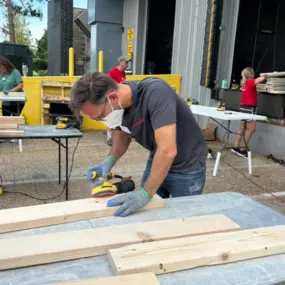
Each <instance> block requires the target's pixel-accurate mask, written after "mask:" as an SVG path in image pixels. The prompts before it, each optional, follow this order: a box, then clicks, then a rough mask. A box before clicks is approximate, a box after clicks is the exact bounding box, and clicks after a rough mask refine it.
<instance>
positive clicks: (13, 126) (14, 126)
mask: <svg viewBox="0 0 285 285" xmlns="http://www.w3.org/2000/svg"><path fill="white" fill-rule="evenodd" d="M3 129H5V130H7V129H8V130H17V129H18V125H17V124H0V130H3Z"/></svg>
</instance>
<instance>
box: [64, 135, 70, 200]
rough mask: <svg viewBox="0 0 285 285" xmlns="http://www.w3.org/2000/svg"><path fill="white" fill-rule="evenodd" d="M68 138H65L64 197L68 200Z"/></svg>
mask: <svg viewBox="0 0 285 285" xmlns="http://www.w3.org/2000/svg"><path fill="white" fill-rule="evenodd" d="M68 179H69V177H68V138H66V139H65V199H66V200H68Z"/></svg>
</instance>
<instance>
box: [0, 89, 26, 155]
mask: <svg viewBox="0 0 285 285" xmlns="http://www.w3.org/2000/svg"><path fill="white" fill-rule="evenodd" d="M0 101H2V102H17V114H16V115H17V116H20V103H25V102H26V101H27V98H26V94H25V92H9V93H8V95H5V94H4V93H3V92H0ZM2 109H3V107H2ZM11 115H12V114H11ZM13 115H15V114H13ZM19 150H20V152H22V151H23V145H22V140H19Z"/></svg>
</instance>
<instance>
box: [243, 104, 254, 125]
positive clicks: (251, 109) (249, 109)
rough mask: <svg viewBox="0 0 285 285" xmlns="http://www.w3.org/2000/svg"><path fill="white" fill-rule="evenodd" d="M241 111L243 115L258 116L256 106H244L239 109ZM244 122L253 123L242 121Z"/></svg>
mask: <svg viewBox="0 0 285 285" xmlns="http://www.w3.org/2000/svg"><path fill="white" fill-rule="evenodd" d="M239 111H240V112H241V113H246V114H252V115H256V114H257V107H256V106H251V105H242V106H240V107H239ZM242 121H244V122H249V121H252V120H242Z"/></svg>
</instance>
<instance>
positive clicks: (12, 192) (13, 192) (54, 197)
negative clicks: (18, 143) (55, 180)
mask: <svg viewBox="0 0 285 285" xmlns="http://www.w3.org/2000/svg"><path fill="white" fill-rule="evenodd" d="M80 139H81V138H79V139H78V141H77V143H76V145H75V147H74V150H73V153H72V158H71V166H70V170H69V175H68V177H67V182H69V179H70V176H71V173H72V170H73V164H74V156H75V152H76V149H77V147H78V144H79V142H80ZM0 181H1V185H3V179H2V177H1V176H0ZM65 190H66V182H65V183H64V185H63V187H62V190H61V192H60V193H59V194H58V195H56V196H53V197H49V198H39V197H36V196H33V195H31V194H27V193H24V192H21V191H5V190H4V191H3V194H5V193H7V194H9V193H10V194H21V195H24V196H26V197H30V198H32V199H35V200H38V201H47V200H53V199H56V198H58V197H60V196H61V195H62V194H63V193H64V191H65Z"/></svg>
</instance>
